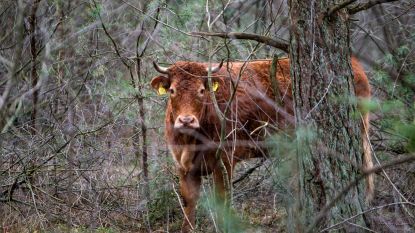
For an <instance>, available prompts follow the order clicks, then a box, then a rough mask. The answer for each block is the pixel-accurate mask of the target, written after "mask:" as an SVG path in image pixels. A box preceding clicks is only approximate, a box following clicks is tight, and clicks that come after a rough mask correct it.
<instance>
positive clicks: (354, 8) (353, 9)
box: [349, 0, 398, 15]
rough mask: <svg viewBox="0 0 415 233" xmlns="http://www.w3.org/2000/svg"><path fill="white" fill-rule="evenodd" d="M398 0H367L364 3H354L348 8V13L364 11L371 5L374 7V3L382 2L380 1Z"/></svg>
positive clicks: (390, 0)
mask: <svg viewBox="0 0 415 233" xmlns="http://www.w3.org/2000/svg"><path fill="white" fill-rule="evenodd" d="M396 1H398V0H372V1H368V2H366V3H360V4H356V5H354V6H351V7H350V8H349V14H351V15H352V14H356V13H358V12H360V11H364V10H367V9H369V8H371V7H374V6H376V5H379V4H382V3H387V2H396Z"/></svg>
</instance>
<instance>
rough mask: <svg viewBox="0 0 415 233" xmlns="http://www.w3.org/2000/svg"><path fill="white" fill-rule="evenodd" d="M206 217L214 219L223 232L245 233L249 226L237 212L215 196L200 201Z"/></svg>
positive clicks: (209, 195)
mask: <svg viewBox="0 0 415 233" xmlns="http://www.w3.org/2000/svg"><path fill="white" fill-rule="evenodd" d="M200 203H201V205H202V207H203V209H204V211H205V213H204V215H206V217H214V218H215V222H216V224H217V226H218V227H219V229H220V230H221V232H227V233H239V232H245V230H246V229H247V228H248V226H249V224H248V223H247V222H246V221H244V220H243V219H241V218H240V217H239V216H238V214H237V212H236V211H234V210H232V209H230V208H229V207H227V206H225V205H224V203H223V201H222V200H219V199H218V198H217V197H216V195H214V194H207V195H204V196H203V197H202V198H201V201H200Z"/></svg>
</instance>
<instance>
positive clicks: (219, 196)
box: [213, 161, 233, 232]
mask: <svg viewBox="0 0 415 233" xmlns="http://www.w3.org/2000/svg"><path fill="white" fill-rule="evenodd" d="M224 165H225V168H226V172H227V176H225V174H223V172H222V169H221V168H220V166H219V164H218V165H217V166H216V168H215V169H214V170H213V181H214V191H215V198H216V201H217V202H218V204H219V205H220V206H221V208H219V211H218V212H217V213H216V221H217V223H218V224H219V226H221V228H222V229H223V231H224V232H228V231H230V228H229V227H230V226H229V225H227V224H226V223H227V222H226V216H228V215H229V214H230V212H229V211H230V198H231V197H230V190H227V189H226V186H225V182H227V183H228V184H229V186H231V185H232V183H231V181H232V179H231V177H232V171H233V169H231V167H232V168H233V166H231V165H230V164H229V163H227V162H225V161H224Z"/></svg>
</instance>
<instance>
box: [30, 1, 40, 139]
mask: <svg viewBox="0 0 415 233" xmlns="http://www.w3.org/2000/svg"><path fill="white" fill-rule="evenodd" d="M39 2H40V0H34V1H33V3H32V9H31V13H30V16H29V25H30V27H29V37H30V55H31V57H32V68H31V71H30V75H31V76H32V88H35V87H36V84H37V82H38V79H39V74H38V72H37V64H36V62H37V55H38V49H37V48H38V46H39V45H38V42H37V40H36V27H37V20H36V12H37V8H38V6H39ZM38 96H39V91H38V90H36V91H34V92H33V110H32V114H31V117H30V118H31V119H30V124H31V128H30V131H31V133H32V134H35V133H36V127H37V124H36V119H37V102H38Z"/></svg>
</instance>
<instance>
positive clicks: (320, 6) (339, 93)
mask: <svg viewBox="0 0 415 233" xmlns="http://www.w3.org/2000/svg"><path fill="white" fill-rule="evenodd" d="M336 3H339V1H336V0H324V1H315V0H291V1H290V2H289V5H290V11H289V15H290V21H291V35H290V60H291V76H292V78H293V97H294V103H295V117H296V124H297V128H298V130H297V137H298V142H299V143H298V150H297V158H298V169H299V187H298V188H299V190H298V191H299V192H298V193H299V196H298V201H299V203H298V206H297V208H298V209H297V211H298V212H297V213H296V215H297V221H299V222H297V224H296V228H297V229H296V231H297V232H305V230H306V228H307V227H310V226H309V224H310V223H311V222H312V221H313V217H314V216H316V215H317V213H319V212H320V211H321V210H322V209H323V208H324V206H325V205H326V204H328V203H329V202H330V201H331V199H333V198H334V197H335V196H336V194H338V192H339V190H342V188H343V187H345V186H346V185H347V184H348V183H349V182H350V181H351V180H353V179H355V177H356V176H357V175H358V173H359V170H358V169H357V168H356V166H354V165H353V164H361V154H362V148H361V135H360V131H359V121H358V119H357V118H354V117H353V113H354V112H355V111H356V105H355V104H351V103H352V101H350V97H351V96H352V95H354V88H353V73H352V70H351V64H350V44H349V24H348V17H349V15H348V14H347V12H346V11H345V10H339V11H338V12H337V13H335V15H334V16H333V17H330V18H329V17H326V14H325V11H327V9H329V8H330V7H331V6H334V4H336ZM364 208H365V203H364V188H363V187H362V186H361V185H358V186H356V187H354V188H353V189H352V190H350V191H349V192H348V193H347V195H345V196H344V198H343V199H342V200H341V201H339V202H338V203H337V204H336V205H335V207H333V208H331V209H330V210H329V211H328V212H327V215H326V217H325V218H324V220H323V221H322V222H320V223H319V224H318V225H317V228H320V227H324V226H329V225H331V224H334V223H336V222H339V221H341V220H343V219H345V218H347V217H350V216H352V215H354V214H357V213H359V212H361V211H362V210H363V209H364ZM353 223H354V224H357V225H359V226H361V227H367V226H368V223H367V222H366V221H365V219H364V216H363V215H361V216H358V217H356V218H355V219H354V221H353ZM361 229H362V228H358V227H355V226H353V225H347V226H344V228H343V229H340V230H339V232H359V231H362V230H361ZM309 230H310V229H309ZM314 231H316V229H314V230H313V232H314Z"/></svg>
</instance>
